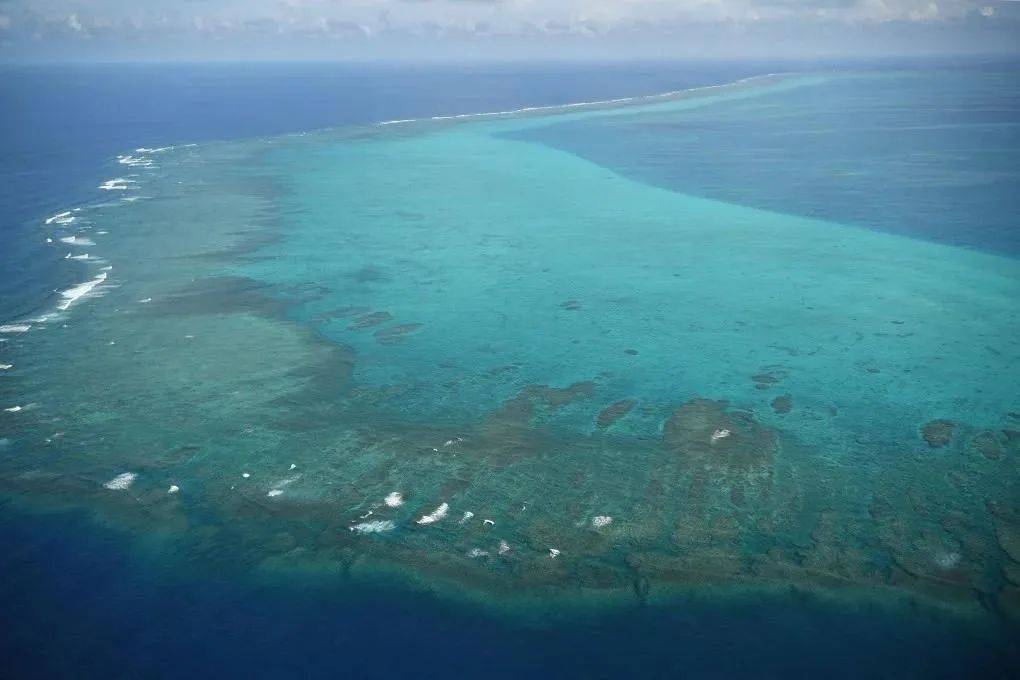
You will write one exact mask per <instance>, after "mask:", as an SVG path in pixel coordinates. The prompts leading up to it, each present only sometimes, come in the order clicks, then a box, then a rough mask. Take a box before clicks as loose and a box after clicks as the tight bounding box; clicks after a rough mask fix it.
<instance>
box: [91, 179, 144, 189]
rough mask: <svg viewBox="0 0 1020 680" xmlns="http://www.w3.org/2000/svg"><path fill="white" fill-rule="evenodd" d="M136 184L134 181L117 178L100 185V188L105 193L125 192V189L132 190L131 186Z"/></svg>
mask: <svg viewBox="0 0 1020 680" xmlns="http://www.w3.org/2000/svg"><path fill="white" fill-rule="evenodd" d="M134 183H135V181H134V180H133V179H127V178H125V177H115V178H113V179H108V180H106V181H105V182H103V183H102V184H100V185H99V188H100V189H102V190H103V191H124V190H125V189H131V188H132V187H131V185H132V184H134Z"/></svg>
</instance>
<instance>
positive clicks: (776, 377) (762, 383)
mask: <svg viewBox="0 0 1020 680" xmlns="http://www.w3.org/2000/svg"><path fill="white" fill-rule="evenodd" d="M785 377H786V371H784V370H782V369H780V368H774V367H768V366H767V367H765V368H763V369H762V371H761V373H757V374H755V375H752V376H751V380H753V381H754V386H755V387H756V388H757V389H759V390H767V389H768V388H770V387H772V386H773V385H775V384H776V383H778V382H779V381H780V380H782V379H783V378H785Z"/></svg>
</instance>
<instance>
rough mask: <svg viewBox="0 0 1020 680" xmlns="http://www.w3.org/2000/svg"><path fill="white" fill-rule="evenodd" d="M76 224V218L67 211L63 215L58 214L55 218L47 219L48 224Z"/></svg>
mask: <svg viewBox="0 0 1020 680" xmlns="http://www.w3.org/2000/svg"><path fill="white" fill-rule="evenodd" d="M71 222H74V216H73V215H72V214H71V211H70V210H65V211H64V212H62V213H57V214H56V215H54V216H53V217H47V218H46V224H70V223H71Z"/></svg>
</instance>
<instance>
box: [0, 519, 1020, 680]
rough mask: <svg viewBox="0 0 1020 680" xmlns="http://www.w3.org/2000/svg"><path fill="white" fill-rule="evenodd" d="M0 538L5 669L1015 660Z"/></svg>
mask: <svg viewBox="0 0 1020 680" xmlns="http://www.w3.org/2000/svg"><path fill="white" fill-rule="evenodd" d="M0 540H2V544H3V545H4V546H5V550H4V551H3V556H2V557H0V569H2V571H3V575H4V578H3V580H2V582H0V610H2V611H3V612H4V617H5V625H4V630H3V633H2V634H0V656H2V658H3V659H4V677H9V678H16V677H17V678H29V677H66V678H81V677H111V676H113V677H166V678H181V677H209V676H222V677H253V678H262V677H265V678H271V677H276V678H278V677H349V678H361V677H364V678H393V677H401V678H444V677H472V678H474V677H487V678H531V677H548V678H629V677H647V678H813V677H820V676H825V677H830V678H861V677H870V678H1006V677H1009V675H1010V671H1011V670H1015V668H1016V666H1015V664H1016V662H1017V660H1018V659H1017V651H1016V649H1015V648H1013V649H1011V648H1010V645H1011V644H1012V643H1013V642H1015V641H1011V640H1010V639H1009V638H1007V637H1001V636H1000V635H999V634H996V633H994V632H992V633H990V634H989V633H988V632H987V631H983V630H982V629H980V628H978V629H975V630H973V631H969V632H961V630H960V629H959V628H958V627H955V626H951V625H947V624H946V622H945V621H944V620H940V619H938V618H936V617H931V616H928V615H926V614H925V613H924V612H923V611H921V612H917V613H916V615H915V616H911V617H900V616H889V615H888V612H886V611H884V610H881V609H879V608H877V607H876V608H869V607H866V606H865V607H861V608H857V609H853V608H851V609H849V610H848V609H846V608H834V607H832V606H827V605H825V604H824V603H823V602H820V601H817V600H815V599H814V598H813V597H812V596H810V595H808V594H804V595H803V596H800V597H799V598H798V597H795V598H794V600H793V601H794V602H795V605H794V606H791V604H790V600H789V599H785V598H784V599H777V600H775V601H769V600H768V599H765V600H755V599H749V600H746V601H744V600H740V599H736V600H732V601H729V602H725V601H724V602H722V603H719V602H700V603H699V602H697V601H695V602H692V603H690V604H687V605H682V606H676V605H674V606H670V607H655V606H649V607H644V608H631V609H624V610H622V611H618V612H616V613H614V614H613V615H611V616H604V617H593V618H590V619H586V620H580V621H578V622H576V623H575V624H574V625H571V626H563V625H560V626H556V625H549V626H541V627H533V626H524V627H522V626H515V625H511V624H508V623H506V622H504V621H503V620H501V619H499V618H492V617H487V616H484V615H482V614H479V613H478V612H475V611H471V610H470V609H465V608H460V607H457V606H454V605H451V604H449V603H444V602H443V601H442V600H440V599H438V598H433V597H429V596H426V595H421V594H415V595H409V594H407V593H406V592H402V591H396V592H394V591H387V590H384V589H371V588H369V589H366V588H360V589H357V590H353V589H349V588H348V589H345V588H342V587H338V588H336V589H335V590H326V591H325V592H324V590H323V588H322V587H321V586H320V587H311V586H307V587H306V586H303V585H302V583H301V582H300V580H297V581H295V582H293V583H290V584H286V585H275V586H263V587H253V586H251V585H247V584H246V583H245V581H244V579H243V578H242V579H237V580H235V579H232V578H231V575H230V574H229V573H220V574H215V575H208V574H206V575H202V576H199V575H197V574H201V569H197V570H193V571H189V572H187V573H185V574H183V575H181V574H175V573H174V571H175V568H176V565H166V564H152V563H151V562H148V561H146V560H145V559H139V558H137V557H135V556H133V555H132V554H131V553H130V551H128V550H126V548H125V543H126V541H125V539H124V537H122V536H118V535H117V534H116V533H114V532H111V531H104V530H99V529H97V528H96V527H95V526H94V525H90V524H89V523H87V522H85V521H83V520H81V519H80V518H78V517H75V516H73V515H56V516H51V517H47V518H43V519H39V518H36V519H31V520H30V519H27V518H25V517H18V516H10V515H6V514H5V517H4V521H3V524H2V525H0ZM196 572H197V573H196Z"/></svg>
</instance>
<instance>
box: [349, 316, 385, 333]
mask: <svg viewBox="0 0 1020 680" xmlns="http://www.w3.org/2000/svg"><path fill="white" fill-rule="evenodd" d="M392 318H393V315H392V314H390V313H389V312H372V313H371V314H366V315H365V316H363V317H360V318H359V319H358V320H357V321H355V322H354V323H352V324H351V325H350V326H348V327H347V328H348V330H352V331H358V330H361V329H363V328H371V327H372V326H378V325H379V324H381V323H386V322H387V321H389V320H390V319H392Z"/></svg>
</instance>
